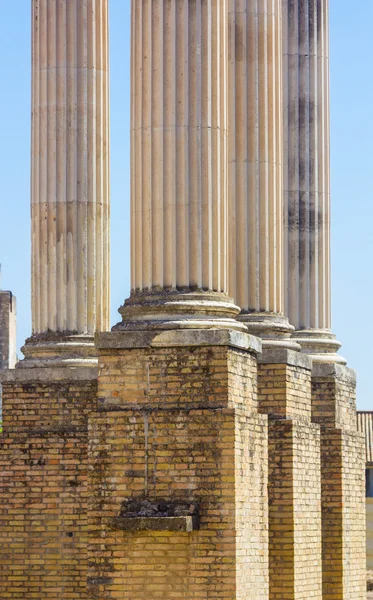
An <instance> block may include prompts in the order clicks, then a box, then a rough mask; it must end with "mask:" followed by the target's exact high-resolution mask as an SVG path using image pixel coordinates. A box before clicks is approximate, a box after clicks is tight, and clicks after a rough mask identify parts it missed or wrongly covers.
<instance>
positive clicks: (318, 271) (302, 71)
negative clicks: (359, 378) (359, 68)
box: [283, 0, 344, 362]
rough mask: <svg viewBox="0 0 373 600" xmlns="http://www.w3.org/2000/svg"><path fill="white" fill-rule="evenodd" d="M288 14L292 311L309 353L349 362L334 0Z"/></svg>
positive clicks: (291, 6)
mask: <svg viewBox="0 0 373 600" xmlns="http://www.w3.org/2000/svg"><path fill="white" fill-rule="evenodd" d="M283 11H284V36H283V38H284V74H285V75H284V123H285V126H284V148H285V160H286V162H285V169H284V197H285V213H286V215H287V219H286V282H287V283H286V289H287V298H286V304H287V306H286V314H287V316H288V317H289V320H290V322H291V323H292V325H294V326H295V328H296V330H298V331H297V333H296V334H295V337H296V339H298V340H299V343H300V344H301V345H302V349H303V350H304V351H305V352H308V353H310V354H312V355H313V356H314V358H315V359H316V360H325V356H323V355H325V353H329V354H330V356H329V357H328V358H327V360H330V361H334V362H344V360H343V359H342V358H341V357H338V356H336V355H335V352H336V350H337V349H338V347H339V346H340V344H339V343H338V342H336V340H335V339H334V336H333V335H332V334H331V330H330V327H331V310H330V158H329V156H330V133H329V129H330V127H329V122H330V118H329V24H328V0H300V1H299V2H292V1H291V0H283ZM320 355H321V356H320Z"/></svg>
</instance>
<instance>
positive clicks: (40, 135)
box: [19, 0, 110, 368]
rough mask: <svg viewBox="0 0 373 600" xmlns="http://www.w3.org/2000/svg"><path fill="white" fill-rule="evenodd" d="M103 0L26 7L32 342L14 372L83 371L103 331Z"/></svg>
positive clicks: (43, 1) (57, 0)
mask: <svg viewBox="0 0 373 600" xmlns="http://www.w3.org/2000/svg"><path fill="white" fill-rule="evenodd" d="M108 94H109V87H108V2H107V0H103V1H102V0H69V2H66V1H65V0H33V2H32V145H31V221H32V337H31V338H30V339H29V340H27V342H26V345H25V346H24V348H23V352H24V354H25V357H26V360H25V361H22V362H21V363H20V364H19V366H20V367H26V368H27V367H30V366H35V367H40V366H43V365H44V364H51V365H52V366H57V365H60V366H66V365H69V364H74V365H79V364H80V365H81V366H85V365H89V364H93V363H96V364H97V359H96V360H95V359H94V354H95V352H94V346H93V334H94V332H95V331H97V330H99V331H102V330H107V329H108V328H109V272H110V269H109V147H108V145H109V95H108Z"/></svg>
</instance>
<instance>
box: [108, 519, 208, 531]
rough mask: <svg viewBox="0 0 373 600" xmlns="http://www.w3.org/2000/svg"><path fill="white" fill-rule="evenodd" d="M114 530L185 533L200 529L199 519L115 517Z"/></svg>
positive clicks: (113, 520) (112, 523)
mask: <svg viewBox="0 0 373 600" xmlns="http://www.w3.org/2000/svg"><path fill="white" fill-rule="evenodd" d="M110 527H111V528H112V529H116V530H120V531H184V532H187V533H188V532H191V531H196V530H198V529H199V517H198V516H197V515H194V516H190V515H189V516H182V517H114V518H113V519H112V520H111V521H110Z"/></svg>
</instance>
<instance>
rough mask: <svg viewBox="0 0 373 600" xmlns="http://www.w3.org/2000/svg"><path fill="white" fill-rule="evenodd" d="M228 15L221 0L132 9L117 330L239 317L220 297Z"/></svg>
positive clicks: (155, 1)
mask: <svg viewBox="0 0 373 600" xmlns="http://www.w3.org/2000/svg"><path fill="white" fill-rule="evenodd" d="M227 14H228V13H227V0H221V1H220V2H216V1H215V0H200V1H199V2H190V0H178V2H164V1H163V0H152V1H150V0H137V1H136V2H135V1H133V2H132V78H131V107H132V109H131V122H132V125H131V238H132V241H131V272H132V276H131V287H132V292H131V298H130V299H129V300H127V301H126V303H125V305H124V307H122V309H121V310H120V312H121V314H122V316H123V323H121V324H118V326H117V327H118V328H123V327H125V328H130V327H132V325H133V323H134V322H135V324H134V325H133V326H134V327H135V328H138V327H151V326H159V325H160V321H162V320H163V321H164V322H166V321H167V322H168V326H170V327H171V326H172V325H171V323H170V322H171V321H175V320H176V321H178V326H180V321H183V320H185V314H186V313H188V314H189V319H192V318H194V317H195V318H196V319H197V320H199V326H203V325H202V324H201V321H204V322H205V324H206V314H207V312H209V313H210V316H211V315H212V314H214V316H217V312H216V311H218V312H219V310H221V308H222V307H223V305H224V304H225V305H226V306H225V308H224V307H223V313H224V314H225V313H226V314H227V315H228V313H229V315H230V316H234V315H236V314H237V312H238V309H237V308H236V307H234V306H233V304H232V303H231V302H229V300H228V302H227V297H226V295H225V293H226V291H227V235H226V233H227V232H226V229H227V169H226V161H227V102H226V88H227ZM200 301H203V302H204V303H205V302H207V304H204V305H203V308H202V306H201V302H200ZM180 303H181V304H180ZM176 304H177V307H176ZM218 306H219V307H220V309H219V308H218ZM179 309H180V310H179ZM201 310H202V313H203V314H202V313H201ZM157 311H158V314H157V315H155V312H157ZM180 311H181V313H182V314H181V313H180ZM166 313H169V316H167V315H166ZM170 313H172V316H170ZM176 313H178V314H176ZM220 316H222V313H220ZM141 323H142V325H141ZM230 325H231V326H234V325H233V321H230ZM165 326H166V325H165ZM187 326H191V322H189V324H188V325H187ZM235 326H236V327H237V325H235ZM241 327H242V326H241Z"/></svg>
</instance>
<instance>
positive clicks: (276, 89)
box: [228, 0, 299, 349]
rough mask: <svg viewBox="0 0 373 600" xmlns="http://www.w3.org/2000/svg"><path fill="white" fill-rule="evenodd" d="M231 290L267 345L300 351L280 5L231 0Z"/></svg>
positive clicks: (251, 326) (244, 318) (246, 319)
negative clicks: (287, 278) (289, 310)
mask: <svg viewBox="0 0 373 600" xmlns="http://www.w3.org/2000/svg"><path fill="white" fill-rule="evenodd" d="M228 53H229V65H228V66H229V71H228V72H229V76H228V95H229V139H228V148H229V151H228V167H229V170H228V173H229V183H228V197H229V220H228V224H229V293H230V295H231V296H232V297H233V298H234V299H235V302H236V303H237V304H238V305H239V306H240V307H241V309H242V311H241V314H240V317H239V319H240V320H241V321H243V322H244V323H245V324H246V325H247V327H248V328H249V331H250V333H252V334H254V335H258V336H260V337H262V338H263V347H264V348H267V347H277V346H282V347H287V348H293V349H299V345H298V344H297V343H296V342H295V341H291V340H290V339H289V338H290V335H291V333H292V331H293V327H292V326H291V325H290V324H289V321H288V319H287V318H286V317H285V316H284V299H285V291H284V270H283V264H284V254H283V252H284V246H283V210H284V207H283V175H282V169H283V103H282V6H281V1H280V0H274V1H273V2H270V3H266V2H252V1H251V0H231V1H230V2H229V50H228Z"/></svg>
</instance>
